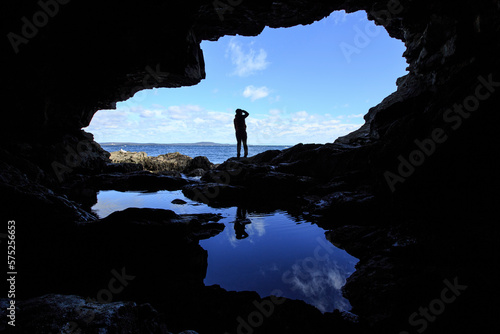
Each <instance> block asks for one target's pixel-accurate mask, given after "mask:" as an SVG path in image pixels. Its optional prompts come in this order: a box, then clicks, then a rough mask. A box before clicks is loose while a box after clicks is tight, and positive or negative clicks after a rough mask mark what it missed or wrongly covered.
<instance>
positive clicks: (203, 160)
mask: <svg viewBox="0 0 500 334" xmlns="http://www.w3.org/2000/svg"><path fill="white" fill-rule="evenodd" d="M213 165H214V164H213V163H211V162H210V161H209V160H208V158H207V157H204V156H198V157H194V158H193V159H192V160H190V161H189V163H188V164H187V166H186V167H185V168H184V170H183V172H184V173H190V172H191V171H194V170H196V169H201V170H204V171H207V170H210V169H212V168H213Z"/></svg>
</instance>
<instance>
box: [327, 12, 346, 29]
mask: <svg viewBox="0 0 500 334" xmlns="http://www.w3.org/2000/svg"><path fill="white" fill-rule="evenodd" d="M329 19H330V20H331V21H332V22H333V24H335V25H338V24H340V23H344V22H345V21H346V20H347V13H346V12H345V10H339V11H335V12H333V13H332V14H330V17H329Z"/></svg>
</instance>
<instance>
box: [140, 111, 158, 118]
mask: <svg viewBox="0 0 500 334" xmlns="http://www.w3.org/2000/svg"><path fill="white" fill-rule="evenodd" d="M161 113H162V112H161V110H156V109H155V110H149V109H147V110H144V111H142V112H141V113H140V116H141V117H144V118H150V117H159V116H161Z"/></svg>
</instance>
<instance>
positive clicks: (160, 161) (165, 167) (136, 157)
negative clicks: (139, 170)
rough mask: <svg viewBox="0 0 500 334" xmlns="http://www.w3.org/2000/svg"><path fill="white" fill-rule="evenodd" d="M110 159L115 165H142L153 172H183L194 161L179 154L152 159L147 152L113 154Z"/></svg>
mask: <svg viewBox="0 0 500 334" xmlns="http://www.w3.org/2000/svg"><path fill="white" fill-rule="evenodd" d="M110 159H111V161H112V162H114V163H128V164H130V163H132V164H137V165H142V167H143V168H144V169H145V170H148V171H152V172H165V171H175V172H181V171H183V170H184V169H185V168H186V167H187V166H188V164H189V163H190V161H192V160H193V159H192V158H191V157H189V156H187V155H184V154H180V153H179V152H174V153H166V154H161V155H158V156H156V157H150V156H148V155H147V154H146V152H127V151H123V150H121V151H116V152H111V156H110Z"/></svg>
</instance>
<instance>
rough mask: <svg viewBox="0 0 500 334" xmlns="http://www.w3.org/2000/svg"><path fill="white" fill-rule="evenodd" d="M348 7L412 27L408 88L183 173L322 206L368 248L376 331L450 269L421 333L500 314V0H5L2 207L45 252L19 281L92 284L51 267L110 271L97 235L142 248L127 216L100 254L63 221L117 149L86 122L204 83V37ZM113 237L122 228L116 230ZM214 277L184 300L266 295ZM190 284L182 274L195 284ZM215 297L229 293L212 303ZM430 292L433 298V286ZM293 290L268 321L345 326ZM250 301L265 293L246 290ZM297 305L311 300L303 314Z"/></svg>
mask: <svg viewBox="0 0 500 334" xmlns="http://www.w3.org/2000/svg"><path fill="white" fill-rule="evenodd" d="M47 3H50V5H47ZM341 9H344V10H346V11H347V12H353V11H356V10H365V11H366V12H367V13H368V18H369V19H370V20H373V21H375V22H376V23H377V24H380V25H383V26H384V28H385V29H386V30H387V31H388V33H389V34H390V35H391V36H392V37H394V38H397V39H400V40H401V41H403V42H404V43H405V46H406V51H405V53H404V57H405V58H406V60H407V62H408V70H409V74H408V75H406V76H405V77H402V78H399V79H398V80H397V86H398V89H397V91H396V92H395V93H393V94H392V95H390V96H388V97H387V98H386V99H384V101H382V102H381V103H380V104H379V105H377V106H375V107H373V108H371V109H370V110H369V111H368V113H367V114H366V116H365V121H366V123H365V125H364V126H363V127H362V128H361V129H360V130H358V131H355V132H354V133H351V134H349V135H347V136H345V137H343V138H339V139H338V140H337V141H336V143H335V144H327V145H297V146H295V147H293V148H291V149H290V150H287V151H284V152H266V153H265V154H263V155H259V156H258V157H255V158H254V160H253V161H249V163H248V164H242V165H244V166H241V173H240V174H238V175H234V177H233V175H231V174H229V173H228V172H227V169H226V170H224V169H219V171H221V170H222V171H226V172H227V173H228V175H230V176H231V179H230V180H224V179H222V178H220V175H219V177H215V178H214V174H213V173H215V172H209V173H207V175H206V176H205V177H206V181H201V182H202V183H200V184H198V185H191V184H190V185H184V187H185V189H188V187H191V188H190V189H191V190H192V191H195V190H193V189H198V190H200V191H203V187H205V185H207V184H210V185H211V187H212V190H214V189H219V193H220V197H218V196H215V197H214V198H213V199H210V198H209V199H210V200H213V201H215V202H219V203H218V204H217V205H226V204H227V200H230V199H232V195H229V194H235V195H237V196H240V195H242V196H243V197H248V196H250V197H251V198H250V199H251V200H253V201H254V202H257V203H258V204H259V205H261V204H263V203H259V201H260V199H259V198H256V197H255V196H256V195H259V194H268V191H272V192H273V196H267V198H266V201H265V202H266V203H267V205H269V206H271V207H276V206H281V205H283V203H280V200H281V198H285V199H287V200H289V199H290V198H292V197H295V198H297V200H296V201H295V199H294V202H293V203H294V206H295V208H296V211H297V215H307V213H309V214H310V215H311V216H312V217H316V218H315V219H316V220H317V221H318V223H319V224H321V225H322V226H324V227H325V228H328V229H331V230H332V232H331V233H330V235H331V236H332V241H334V242H336V243H339V244H340V245H342V247H345V248H346V249H347V250H348V251H350V252H351V253H353V254H356V256H357V257H359V258H360V259H361V261H360V264H359V265H358V270H357V274H355V275H354V276H353V277H352V278H351V279H350V281H349V282H348V285H347V287H346V293H347V294H348V295H349V296H350V297H351V303H352V305H353V307H354V312H355V313H357V314H359V315H360V321H361V323H370V330H369V332H375V331H377V330H379V331H380V332H384V333H386V332H388V331H394V332H400V331H405V330H406V331H410V332H411V331H414V330H417V329H422V330H423V327H419V326H412V324H411V323H409V321H408V317H409V316H410V315H412V314H413V312H418V310H419V307H421V306H422V305H424V306H427V305H429V307H428V308H431V307H432V305H434V306H433V307H434V310H435V311H436V312H437V310H436V309H435V307H437V306H438V305H440V304H439V300H440V299H439V296H440V293H441V291H442V290H443V288H444V285H443V284H444V283H443V281H444V280H445V279H447V280H448V281H451V282H454V279H455V278H456V279H457V280H458V282H460V284H461V285H466V286H468V288H467V290H466V291H464V292H463V294H462V295H460V296H459V297H457V299H456V302H454V303H453V304H446V305H445V307H446V310H445V311H443V312H437V313H439V314H438V315H435V316H436V319H434V318H432V319H433V321H430V320H427V319H425V318H421V317H420V315H418V313H417V317H418V318H414V319H417V320H420V322H419V324H421V325H422V326H423V325H424V324H425V325H426V327H425V330H426V333H431V332H433V331H436V332H453V331H455V332H459V331H465V330H469V331H475V332H480V331H483V332H486V331H491V329H492V328H494V327H495V326H498V325H497V324H495V322H494V321H495V320H494V319H496V313H497V312H493V308H490V307H489V303H490V301H491V300H495V298H491V295H492V294H494V291H496V287H495V286H494V284H493V282H495V280H494V277H495V276H494V275H493V273H492V272H491V267H492V263H496V262H498V259H497V258H496V254H497V253H498V249H496V248H495V247H494V245H495V240H496V239H498V238H497V236H498V228H497V227H496V226H495V224H492V220H491V218H490V217H491V216H492V215H493V217H494V216H495V215H496V212H494V208H495V207H496V203H497V202H498V195H497V193H496V191H495V189H497V188H498V185H499V184H500V182H499V178H498V175H497V165H496V163H495V161H496V159H495V148H496V147H497V146H498V141H499V140H498V136H497V135H496V128H497V124H498V123H499V118H500V116H499V113H498V110H497V109H498V105H499V104H500V97H499V96H500V94H499V89H500V73H499V69H500V66H499V65H500V47H499V40H498V32H499V27H500V19H499V17H500V15H499V9H500V5H499V3H498V1H495V0H485V1H481V2H477V1H460V2H456V1H455V2H450V1H435V0H432V1H431V0H421V1H411V0H389V1H376V0H345V1H344V0H343V1H330V0H321V1H310V0H297V1H274V0H262V1H232V2H228V5H226V2H225V1H221V2H213V1H211V0H200V1H190V2H179V1H177V2H144V3H142V2H141V3H140V4H137V3H134V4H128V3H124V2H123V1H114V0H112V1H106V2H105V3H102V2H100V1H84V2H69V1H61V0H59V1H47V2H44V1H41V2H29V1H16V2H9V3H7V4H6V5H5V7H4V10H3V11H2V14H1V15H2V22H4V25H3V27H4V36H6V38H5V39H4V52H2V53H3V54H5V57H6V59H5V61H4V63H5V64H7V65H6V66H5V68H4V70H3V72H2V73H3V78H4V81H5V82H7V83H8V84H7V85H6V86H5V87H4V94H5V96H8V99H5V101H4V104H5V105H4V110H5V111H6V112H5V113H4V115H3V119H2V131H1V132H0V136H1V137H2V140H1V141H0V167H1V172H0V192H1V193H2V199H3V203H2V220H3V221H7V220H9V219H15V220H16V222H18V226H19V227H18V236H19V238H20V240H23V244H22V247H19V249H18V250H17V251H18V252H19V254H18V255H19V257H20V258H23V259H30V261H32V262H33V268H29V269H26V271H25V272H24V273H23V275H24V276H23V277H24V279H26V280H27V279H28V277H32V278H33V279H32V281H26V283H25V285H20V286H24V287H29V289H28V288H25V290H24V291H22V294H21V295H20V297H19V298H32V297H37V296H40V295H43V294H47V293H62V294H67V295H74V294H78V295H84V294H85V293H86V292H85V291H80V290H78V288H73V286H70V285H66V286H64V284H61V285H59V286H52V285H50V284H49V285H43V284H41V283H40V282H44V280H46V281H48V282H49V283H50V280H51V278H52V277H51V276H50V275H52V276H53V277H58V274H61V276H60V277H61V278H62V279H64V278H65V277H66V276H64V275H65V273H64V272H60V271H59V270H61V269H60V268H62V267H64V266H65V265H66V264H70V265H71V267H72V268H73V269H74V270H75V272H78V270H81V269H78V268H79V266H78V263H79V262H81V263H86V264H87V265H86V266H84V267H85V268H86V271H85V273H86V274H87V275H88V278H89V279H90V280H98V279H97V278H96V277H98V276H100V277H101V283H102V284H107V281H106V279H109V278H106V275H107V274H109V270H110V269H109V266H108V263H106V262H105V261H104V262H103V261H101V255H102V253H107V252H108V251H109V250H112V251H113V256H114V259H113V261H115V260H116V261H118V262H115V263H119V261H120V260H123V259H126V258H127V255H124V254H131V253H130V250H131V249H134V250H135V251H137V252H139V253H140V252H144V250H142V249H139V248H133V247H132V246H134V245H135V242H136V239H134V238H131V237H130V238H129V239H127V242H128V243H127V244H126V245H125V244H123V245H120V247H118V245H117V244H116V243H115V242H118V241H117V240H119V239H117V238H116V234H115V233H116V231H120V229H118V230H113V231H108V233H107V234H103V235H100V238H101V239H100V240H95V241H98V242H97V244H98V245H99V247H98V248H97V249H96V250H95V251H96V252H97V250H99V251H100V252H101V253H100V254H98V253H94V254H93V256H94V259H95V264H97V266H95V264H94V265H91V264H90V262H88V260H87V259H86V257H85V256H86V255H88V252H89V251H94V250H92V249H89V246H88V245H89V242H88V240H86V239H84V238H83V237H82V236H81V235H80V234H68V233H67V229H68V228H69V227H68V225H71V224H72V223H73V222H75V221H87V222H92V221H96V220H97V217H95V216H94V215H92V214H91V213H89V212H88V207H87V204H86V203H83V200H82V199H86V198H87V199H88V198H89V195H88V194H87V195H86V194H85V193H86V191H85V189H83V190H82V189H81V188H78V187H80V186H81V184H82V181H85V180H87V179H90V178H94V177H95V178H99V175H103V173H110V170H109V169H108V170H107V168H109V160H108V154H107V152H105V151H104V150H102V149H101V148H100V147H99V145H98V144H97V143H95V142H94V141H93V139H92V136H91V135H90V134H87V133H85V132H84V131H82V130H81V128H82V127H85V126H87V125H88V124H89V122H90V120H91V119H92V116H93V115H94V113H95V112H96V111H97V110H100V109H109V108H113V107H114V106H115V103H116V102H118V101H123V100H125V99H127V98H129V97H131V96H133V95H134V94H135V93H136V92H137V91H139V90H142V89H147V88H152V87H180V86H186V85H194V84H197V83H198V82H199V81H200V80H202V79H203V78H204V77H205V71H204V60H203V54H202V51H201V49H200V47H199V45H200V44H199V43H200V41H201V40H217V39H218V38H219V37H221V36H224V35H234V34H241V35H246V36H250V35H252V36H255V35H258V34H259V33H260V32H261V31H262V30H263V29H264V27H265V26H269V27H273V28H276V27H289V26H294V25H298V24H309V23H312V22H314V21H316V20H319V19H322V18H323V17H325V16H327V15H329V14H330V13H331V12H332V11H334V10H341ZM331 29H335V27H331ZM332 140H333V138H332ZM120 168H121V167H120ZM221 168H224V167H221ZM234 168H236V169H237V170H238V166H236V167H235V166H231V168H229V170H234ZM132 169H133V167H131V166H128V167H126V168H125V170H127V171H128V172H132ZM139 177H142V176H139ZM117 178H118V176H117ZM257 185H258V186H257ZM193 187H194V188H193ZM196 187H198V188H196ZM200 187H201V188H200ZM259 187H260V188H259ZM281 187H283V191H280V190H279V189H281ZM226 190H227V192H226V194H227V195H228V196H227V199H224V195H223V194H224V191H226ZM92 191H93V190H92ZM91 193H92V192H90V194H91ZM289 194H293V195H290V196H289ZM198 197H200V196H198ZM200 199H201V198H200ZM261 202H262V201H261ZM285 202H286V201H285ZM225 203H226V204H225ZM285 204H286V203H285ZM101 232H102V231H101ZM122 232H123V231H122ZM37 233H38V234H37ZM123 233H125V232H123ZM35 235H36V236H37V237H38V238H36V237H35ZM84 235H86V236H89V238H90V237H92V238H97V237H98V236H96V235H92V234H90V235H87V234H84ZM154 237H155V236H154V234H153V236H151V235H146V234H145V235H144V238H146V239H148V238H152V239H151V242H150V243H148V245H154V246H155V247H157V245H156V243H159V244H161V243H162V242H164V240H158V239H154ZM110 240H111V241H112V242H113V243H111V246H110V247H106V245H107V244H108V243H109V242H110ZM75 241H76V242H75ZM124 242H125V241H124ZM75 244H77V245H79V246H80V248H79V249H81V250H82V251H81V252H79V251H77V250H78V248H75V247H74V245H75ZM174 244H175V242H174ZM131 245H132V246H131ZM141 245H142V244H141ZM394 245H396V246H394ZM401 245H404V246H401ZM467 247H469V248H467ZM117 249H121V250H125V251H126V252H125V253H120V252H118V251H117ZM187 249H190V250H191V251H192V252H193V255H195V253H196V254H199V252H200V250H199V248H197V247H196V246H195V245H190V246H188V248H187ZM48 250H50V251H48ZM66 250H71V251H68V252H66ZM156 250H157V251H158V252H160V253H161V252H162V251H163V250H162V249H156ZM172 251H174V249H172ZM127 252H129V253H127ZM38 253H40V254H38ZM66 253H68V256H65V254H66ZM141 254H144V256H147V255H148V254H145V253H141ZM34 255H37V256H34ZM38 255H40V256H38ZM42 255H43V256H42ZM70 255H74V256H73V257H71V256H70ZM98 255H99V256H98ZM132 258H133V259H135V257H133V256H132ZM193 258H199V257H197V256H193ZM34 259H38V260H39V263H35V260H34ZM113 261H111V262H113ZM181 262H182V261H179V262H178V263H179V264H180V265H181V264H182V263H181ZM136 264H137V265H139V263H138V262H137V263H136ZM191 264H193V263H191ZM464 264H465V265H464ZM183 265H184V267H182V266H181V267H182V268H186V267H185V266H188V267H189V265H187V264H183ZM58 268H59V269H58ZM472 268H474V269H475V268H479V270H481V274H480V275H477V274H476V273H475V270H473V269H472ZM82 270H83V269H82ZM140 270H144V272H145V273H148V274H149V277H148V278H153V279H152V280H151V281H148V280H147V278H144V280H145V281H144V285H148V284H149V285H151V286H155V287H163V285H162V282H160V281H159V280H157V281H155V280H154V278H155V277H156V276H155V275H154V274H153V273H152V272H150V271H148V270H146V269H144V268H142V267H140ZM186 270H190V269H186ZM193 270H194V269H193ZM179 272H184V271H183V270H180V271H179ZM90 273H93V274H92V275H91V274H90ZM176 273H178V272H176ZM30 274H32V275H31V276H30ZM165 275H166V276H167V277H169V278H171V277H172V275H173V274H171V273H165ZM71 277H73V276H71ZM75 277H78V276H75ZM367 277H369V279H367ZM38 278H42V280H37V279H38ZM67 278H68V279H69V276H68V277H67ZM64 282H66V283H67V282H69V280H68V281H64ZM84 283H85V284H87V282H84ZM85 284H82V286H84V285H85ZM63 286H64V288H63ZM99 286H100V283H99V284H97V283H96V284H95V285H93V288H95V289H97V288H99ZM58 289H59V290H61V291H57V290H58ZM95 291H98V290H95ZM95 291H92V292H93V293H95ZM182 291H186V290H182ZM204 291H209V292H206V294H202V293H200V294H198V295H197V296H196V297H197V298H194V297H193V298H185V299H183V300H185V301H186V302H187V303H188V302H189V303H191V305H190V306H191V309H190V310H193V309H196V312H195V311H192V312H191V313H190V314H196V313H197V311H199V312H206V311H207V310H210V312H212V313H211V315H214V316H215V315H218V317H215V318H216V319H218V320H217V321H218V323H226V324H229V323H231V324H233V322H234V323H235V322H236V320H235V319H237V316H238V315H239V313H238V312H239V311H242V309H241V308H240V309H239V310H238V311H233V312H227V313H225V312H226V311H228V310H229V311H231V310H232V309H233V307H234V306H235V305H240V306H241V305H252V304H251V302H250V303H248V304H245V303H243V302H242V300H246V301H250V300H251V299H252V298H254V295H245V296H244V297H242V294H241V293H240V294H234V293H231V292H225V291H221V290H219V289H217V288H214V289H207V290H204ZM214 291H215V292H214ZM156 292H157V291H156ZM165 293H168V291H167V292H165ZM195 294H196V293H195V292H192V294H191V293H190V292H188V291H186V292H185V296H193V295H195ZM151 295H152V294H151ZM243 295H244V294H243ZM130 296H133V297H134V298H135V297H136V296H140V294H131V295H130ZM207 296H210V298H209V297H207ZM176 297H179V296H176ZM180 299H181V300H182V298H180ZM195 300H200V303H199V305H196V303H194V301H195ZM201 300H205V301H207V300H210V301H211V303H202V302H201ZM214 300H218V301H221V302H220V303H216V305H217V307H214V306H213V305H214V303H213V301H214ZM434 300H438V302H435V303H434V304H432V302H433V301H434ZM137 302H138V301H137ZM430 303H431V304H430ZM443 303H444V302H443ZM193 305H194V306H193ZM208 305H209V306H208ZM284 305H293V307H292V306H290V308H292V309H293V312H289V313H286V312H285V313H283V314H281V315H280V316H279V315H278V313H276V314H275V316H273V317H270V318H269V321H271V322H272V321H274V322H275V323H274V324H275V326H274V327H273V329H277V328H278V329H279V328H280V326H281V327H287V330H288V331H290V332H291V331H292V330H294V329H295V330H297V331H301V330H302V331H303V330H304V328H303V327H300V326H296V327H293V325H295V324H297V321H295V320H300V319H302V320H304V321H305V322H306V321H311V322H312V323H314V324H317V325H318V328H319V327H322V328H328V324H334V325H331V327H329V328H328V330H329V331H328V332H331V331H332V329H337V330H339V331H340V332H344V331H345V330H346V329H345V327H342V324H344V325H346V326H349V324H346V323H345V322H340V323H335V322H328V321H327V320H331V319H329V318H328V317H321V316H316V315H314V314H313V313H314V312H303V311H304V309H307V307H306V306H299V305H298V304H297V303H292V304H284ZM443 305H444V304H443ZM241 307H242V308H245V307H247V308H246V309H245V312H246V311H248V312H251V311H253V309H252V306H245V307H244V306H241ZM172 309H174V310H175V308H172V307H171V308H165V310H169V311H170V310H172ZM179 309H181V310H184V311H185V310H187V309H189V308H188V307H185V308H179ZM242 312H243V311H242ZM245 312H243V313H241V314H248V312H247V313H245ZM188 313H189V312H186V314H185V315H184V316H183V315H182V313H179V314H176V315H177V317H171V318H168V319H167V321H166V322H167V324H168V326H169V328H171V326H174V327H175V326H177V328H176V330H177V329H178V331H180V330H182V329H185V328H195V327H196V328H201V329H206V330H207V331H210V330H211V328H209V326H210V324H209V322H207V321H205V320H206V319H192V318H190V316H189V315H188ZM437 313H436V314H437ZM167 314H168V312H167ZM225 314H226V315H227V316H226V315H225ZM301 314H307V316H306V317H305V318H300V315H301ZM215 318H214V319H215ZM299 323H300V322H299ZM190 324H193V326H190ZM185 325H187V326H185ZM233 325H234V324H233ZM236 326H237V324H236ZM229 327H231V328H235V326H228V327H227V328H229ZM356 328H357V329H358V330H359V328H358V327H356ZM218 329H220V328H218ZM224 330H225V329H224ZM257 330H258V329H256V331H257ZM200 331H201V332H203V331H202V330H200ZM316 332H320V331H316Z"/></svg>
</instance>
